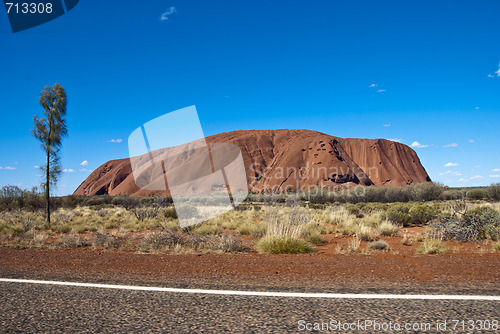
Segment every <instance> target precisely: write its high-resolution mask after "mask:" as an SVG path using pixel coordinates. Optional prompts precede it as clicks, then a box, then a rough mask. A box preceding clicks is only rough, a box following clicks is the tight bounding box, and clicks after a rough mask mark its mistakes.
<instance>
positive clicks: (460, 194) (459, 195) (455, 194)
mask: <svg viewBox="0 0 500 334" xmlns="http://www.w3.org/2000/svg"><path fill="white" fill-rule="evenodd" d="M465 194H466V192H465V191H464V190H462V189H444V191H443V193H442V194H441V196H439V199H441V200H446V201H456V200H463V199H464V198H465V196H466V195H465Z"/></svg>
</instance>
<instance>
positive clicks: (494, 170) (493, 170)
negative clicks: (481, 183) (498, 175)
mask: <svg viewBox="0 0 500 334" xmlns="http://www.w3.org/2000/svg"><path fill="white" fill-rule="evenodd" d="M491 171H492V172H500V168H494V169H492V170H491Z"/></svg>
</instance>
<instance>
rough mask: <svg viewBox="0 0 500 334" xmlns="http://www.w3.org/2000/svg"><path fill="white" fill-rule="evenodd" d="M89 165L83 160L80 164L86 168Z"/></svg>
mask: <svg viewBox="0 0 500 334" xmlns="http://www.w3.org/2000/svg"><path fill="white" fill-rule="evenodd" d="M88 165H89V162H88V161H87V160H83V161H82V162H81V163H80V166H88Z"/></svg>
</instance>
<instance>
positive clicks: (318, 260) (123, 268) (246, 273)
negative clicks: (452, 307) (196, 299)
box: [0, 231, 500, 283]
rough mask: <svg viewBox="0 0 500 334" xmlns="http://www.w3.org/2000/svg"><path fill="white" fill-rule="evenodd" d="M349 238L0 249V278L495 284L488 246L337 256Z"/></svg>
mask: <svg viewBox="0 0 500 334" xmlns="http://www.w3.org/2000/svg"><path fill="white" fill-rule="evenodd" d="M413 232H414V231H413ZM410 234H413V233H410ZM351 239H352V238H351V237H348V236H336V235H334V234H331V235H326V236H324V240H325V241H326V242H324V243H323V245H320V246H318V247H317V248H316V252H315V253H312V254H304V255H261V254H257V253H255V252H252V253H241V254H165V253H163V254H138V253H130V252H119V251H106V250H103V249H96V248H94V249H90V248H87V249H65V250H33V249H26V250H19V249H12V248H0V272H5V271H10V272H11V271H30V270H31V271H33V272H38V273H56V272H62V273H64V272H77V273H80V274H82V275H84V276H85V275H87V276H88V275H90V276H92V275H93V274H96V275H97V274H99V275H101V276H102V275H106V274H109V275H115V274H117V273H121V274H124V275H142V276H148V277H164V278H168V279H174V280H178V279H179V280H180V279H186V278H197V279H216V280H224V279H238V280H247V281H251V280H278V281H281V282H285V281H295V282H312V281H314V280H319V281H330V282H337V283H347V282H396V283H409V282H415V283H474V282H476V283H500V270H498V269H499V268H500V254H499V253H492V252H491V244H489V243H460V244H458V243H455V242H445V245H446V246H447V248H448V253H447V254H442V255H415V250H416V248H417V247H418V245H419V244H420V243H421V242H418V241H413V243H412V245H411V246H404V245H401V244H400V240H401V237H382V238H381V239H383V240H386V241H387V242H388V243H389V244H390V247H391V250H390V251H370V252H368V253H367V252H366V245H367V243H366V242H363V243H362V245H361V247H360V249H359V251H360V252H359V253H356V254H346V255H344V254H338V253H337V252H336V247H337V245H339V244H343V245H347V243H348V242H349V240H351ZM249 241H250V240H247V242H249Z"/></svg>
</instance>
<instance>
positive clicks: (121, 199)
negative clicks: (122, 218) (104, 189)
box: [111, 196, 139, 210]
mask: <svg viewBox="0 0 500 334" xmlns="http://www.w3.org/2000/svg"><path fill="white" fill-rule="evenodd" d="M111 204H113V205H116V206H122V207H124V208H125V209H126V210H132V209H134V208H135V207H137V205H138V204H139V200H138V199H137V197H130V196H116V197H114V198H113V199H112V201H111Z"/></svg>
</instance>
